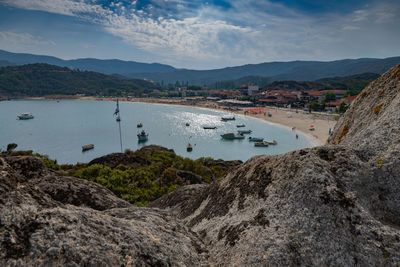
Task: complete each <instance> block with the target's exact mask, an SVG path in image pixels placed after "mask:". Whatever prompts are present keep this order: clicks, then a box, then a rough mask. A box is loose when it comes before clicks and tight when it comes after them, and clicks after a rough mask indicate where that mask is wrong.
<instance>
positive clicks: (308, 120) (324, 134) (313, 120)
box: [23, 96, 336, 147]
mask: <svg viewBox="0 0 400 267" xmlns="http://www.w3.org/2000/svg"><path fill="white" fill-rule="evenodd" d="M23 99H28V100H91V101H114V100H115V99H116V98H111V97H104V98H98V97H92V96H54V97H27V98H23ZM118 99H119V100H120V101H121V102H137V103H147V104H161V105H172V106H185V107H194V108H201V109H208V110H217V111H224V112H229V113H234V114H237V115H241V116H245V117H246V116H249V117H252V118H255V119H259V120H262V121H264V122H267V123H271V124H274V125H278V126H282V127H285V128H289V130H290V129H292V131H293V132H294V134H295V133H296V132H300V133H302V134H303V135H305V136H306V137H308V138H309V139H310V144H311V145H312V146H313V147H315V146H319V145H324V144H325V143H326V141H327V139H328V137H329V129H333V128H334V126H335V124H336V120H335V117H336V116H335V115H326V114H319V113H311V114H302V113H301V112H302V110H299V113H296V111H295V110H289V109H283V108H277V107H265V109H266V112H270V113H271V114H272V116H271V117H269V116H267V115H264V114H244V112H245V110H247V109H249V108H238V109H237V110H229V109H226V108H223V107H221V106H218V105H217V104H216V103H215V102H211V101H207V100H206V101H203V100H202V101H200V103H199V102H198V101H196V100H193V99H191V98H186V99H160V98H131V99H129V100H127V99H126V98H118ZM250 109H251V108H250ZM311 124H312V125H314V129H315V130H314V131H310V130H309V125H311Z"/></svg>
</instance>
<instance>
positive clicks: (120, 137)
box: [114, 98, 122, 153]
mask: <svg viewBox="0 0 400 267" xmlns="http://www.w3.org/2000/svg"><path fill="white" fill-rule="evenodd" d="M115 115H117V119H116V121H117V122H118V128H119V143H120V145H121V153H122V135H121V117H120V116H119V102H118V98H117V108H116V109H115V112H114V116H115Z"/></svg>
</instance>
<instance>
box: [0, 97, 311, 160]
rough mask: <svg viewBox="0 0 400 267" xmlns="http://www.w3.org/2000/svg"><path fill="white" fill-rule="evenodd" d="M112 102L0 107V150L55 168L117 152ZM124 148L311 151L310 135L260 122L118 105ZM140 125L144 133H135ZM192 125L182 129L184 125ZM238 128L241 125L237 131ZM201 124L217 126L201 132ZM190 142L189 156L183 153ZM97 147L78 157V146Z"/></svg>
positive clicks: (239, 154) (211, 152) (214, 153)
mask: <svg viewBox="0 0 400 267" xmlns="http://www.w3.org/2000/svg"><path fill="white" fill-rule="evenodd" d="M115 107H116V103H115V102H113V101H78V100H60V101H59V102H57V101H55V100H13V101H2V102H0V148H1V149H3V150H5V149H6V147H7V144H9V143H17V144H18V149H19V150H33V151H34V152H37V153H40V154H45V155H48V156H49V157H50V158H52V159H57V161H58V163H62V164H64V163H77V162H89V161H90V160H92V159H94V158H96V157H100V156H103V155H106V154H109V153H112V152H120V140H119V130H118V123H117V122H116V120H115V116H113V113H114V111H115ZM23 112H32V114H33V115H34V116H35V118H34V119H32V120H17V115H19V114H21V113H23ZM120 112H121V130H122V142H123V149H124V150H125V149H128V148H129V149H131V150H136V149H139V148H141V147H142V146H144V145H150V144H156V145H161V146H164V147H167V148H172V149H174V151H175V152H176V153H177V154H178V155H181V156H184V157H189V158H192V159H197V158H199V157H212V158H214V159H219V158H220V159H224V160H235V159H240V160H243V161H245V160H247V159H249V158H251V157H253V156H256V155H263V154H268V155H273V154H281V153H285V152H289V151H292V150H297V149H300V148H305V147H311V146H313V145H314V144H315V142H314V141H313V139H311V138H310V137H309V136H306V135H303V134H301V133H299V132H297V134H298V135H299V139H296V138H295V132H293V131H292V130H291V129H289V128H287V127H283V126H280V125H275V124H270V123H267V122H265V121H262V120H260V119H255V118H251V117H248V116H243V115H236V114H235V115H234V116H235V118H236V120H234V121H228V122H222V121H221V117H223V116H233V114H229V113H227V112H223V111H218V110H209V109H201V108H192V107H186V106H172V105H160V104H148V103H136V102H120ZM139 122H141V123H142V124H143V128H137V124H138V123H139ZM187 122H188V123H189V124H190V126H186V123H187ZM237 124H245V125H246V127H244V128H237V127H236V125H237ZM204 125H214V126H217V129H215V130H205V129H203V128H202V127H203V126H204ZM142 129H143V130H145V131H146V132H148V133H149V139H148V141H147V142H145V143H138V140H137V136H136V135H137V134H138V133H139V132H140V131H141V130H142ZM244 129H251V130H252V131H253V132H252V134H251V135H246V139H244V140H232V141H227V140H223V139H221V136H220V135H221V134H224V133H227V132H236V131H237V130H244ZM248 136H253V137H264V138H265V139H268V140H276V141H277V142H278V144H277V145H275V146H274V145H271V146H269V147H254V143H252V142H249V141H248V140H247V137H248ZM188 143H191V144H192V145H193V151H191V152H187V151H186V145H187V144H188ZM86 144H94V145H95V148H94V149H93V150H89V151H86V152H82V149H81V147H82V145H86Z"/></svg>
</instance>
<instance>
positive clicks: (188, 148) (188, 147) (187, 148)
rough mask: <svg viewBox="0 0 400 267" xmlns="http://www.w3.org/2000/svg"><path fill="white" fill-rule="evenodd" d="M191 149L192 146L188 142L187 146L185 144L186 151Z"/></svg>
mask: <svg viewBox="0 0 400 267" xmlns="http://www.w3.org/2000/svg"><path fill="white" fill-rule="evenodd" d="M192 150H193V146H192V145H191V144H190V143H189V144H187V146H186V151H188V152H190V151H192Z"/></svg>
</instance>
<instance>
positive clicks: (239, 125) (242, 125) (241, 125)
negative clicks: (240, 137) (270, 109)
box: [236, 123, 246, 128]
mask: <svg viewBox="0 0 400 267" xmlns="http://www.w3.org/2000/svg"><path fill="white" fill-rule="evenodd" d="M236 127H238V128H240V127H246V125H244V124H243V123H242V124H238V125H236Z"/></svg>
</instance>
